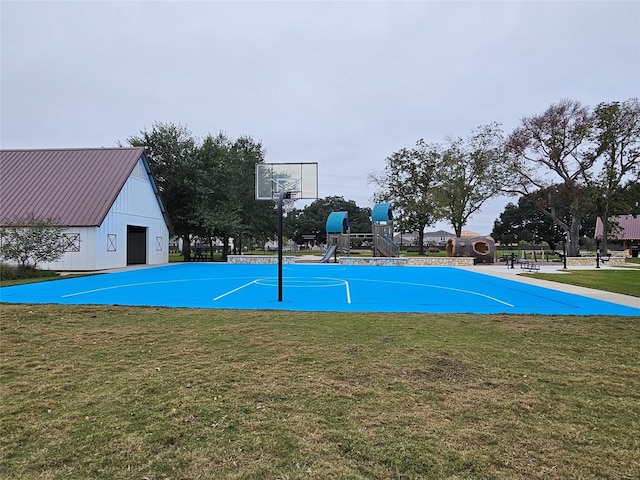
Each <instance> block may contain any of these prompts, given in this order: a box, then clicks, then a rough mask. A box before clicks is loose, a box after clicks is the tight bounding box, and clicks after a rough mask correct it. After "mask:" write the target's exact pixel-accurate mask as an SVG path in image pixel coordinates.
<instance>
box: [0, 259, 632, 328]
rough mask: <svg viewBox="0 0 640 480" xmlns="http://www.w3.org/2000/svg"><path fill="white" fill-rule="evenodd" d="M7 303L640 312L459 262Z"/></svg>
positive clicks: (307, 271) (109, 286) (166, 280)
mask: <svg viewBox="0 0 640 480" xmlns="http://www.w3.org/2000/svg"><path fill="white" fill-rule="evenodd" d="M0 300H1V301H2V302H7V303H53V304H67V305H88V304H95V305H137V306H158V307H186V308H218V309H259V310H297V311H334V312H415V313H508V314H544V315H620V316H640V309H638V308H633V307H629V306H624V305H618V304H615V303H610V302H605V301H602V300H597V299H593V298H589V297H585V296H581V295H575V294H571V293H566V292H562V291H557V290H552V289H548V288H542V287H539V286H534V285H528V284H525V283H521V282H516V281H512V280H508V279H504V278H498V277H495V276H492V275H485V274H481V273H476V272H473V271H469V270H465V269H461V268H455V267H359V266H341V265H284V266H283V301H282V302H278V271H277V265H229V264H225V263H208V264H207V263H203V264H172V265H168V266H162V267H155V268H142V269H136V270H128V271H122V272H117V273H107V274H101V275H92V276H86V277H76V278H68V279H63V280H56V281H50V282H41V283H34V284H29V285H21V286H13V287H4V288H2V289H0Z"/></svg>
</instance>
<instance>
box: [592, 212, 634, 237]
mask: <svg viewBox="0 0 640 480" xmlns="http://www.w3.org/2000/svg"><path fill="white" fill-rule="evenodd" d="M603 228H604V227H603V225H602V220H601V219H600V217H598V219H597V220H596V233H595V236H596V238H597V237H601V236H602V230H603ZM609 230H610V232H609V238H614V239H616V240H640V215H618V216H617V217H611V218H609Z"/></svg>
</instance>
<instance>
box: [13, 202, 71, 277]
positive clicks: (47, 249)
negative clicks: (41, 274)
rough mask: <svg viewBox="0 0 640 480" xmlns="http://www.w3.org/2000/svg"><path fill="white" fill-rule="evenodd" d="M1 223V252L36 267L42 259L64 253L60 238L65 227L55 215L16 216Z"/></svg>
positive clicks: (32, 214)
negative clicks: (2, 224) (40, 216)
mask: <svg viewBox="0 0 640 480" xmlns="http://www.w3.org/2000/svg"><path fill="white" fill-rule="evenodd" d="M4 223H5V225H4V226H3V227H0V256H2V258H3V259H5V260H13V261H15V262H18V263H19V264H20V265H22V266H23V267H27V266H30V267H33V268H36V267H37V266H38V264H39V263H42V262H55V261H56V260H59V259H60V258H61V257H62V255H63V253H64V252H63V249H62V247H61V245H60V238H61V236H62V233H63V232H64V230H65V227H64V226H62V225H60V224H59V223H58V222H57V221H56V220H55V219H52V218H38V217H37V216H36V215H35V213H28V214H26V215H25V216H24V217H15V218H12V219H10V220H8V221H6V222H4Z"/></svg>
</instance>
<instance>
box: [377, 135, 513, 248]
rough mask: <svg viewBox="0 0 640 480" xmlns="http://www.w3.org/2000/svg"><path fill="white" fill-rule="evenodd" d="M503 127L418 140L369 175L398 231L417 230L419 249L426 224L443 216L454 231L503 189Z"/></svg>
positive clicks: (505, 166)
mask: <svg viewBox="0 0 640 480" xmlns="http://www.w3.org/2000/svg"><path fill="white" fill-rule="evenodd" d="M503 150H504V147H503V138H502V131H501V130H500V128H499V126H498V125H497V124H495V123H494V124H490V125H485V126H482V127H480V128H478V129H476V130H474V131H472V132H471V135H470V136H469V137H468V138H466V139H463V138H452V137H449V138H447V139H446V144H445V145H440V144H427V143H425V142H424V140H419V141H418V142H417V143H416V146H415V147H414V148H413V149H406V148H405V149H402V150H400V151H398V152H396V153H394V154H393V155H391V156H390V157H388V158H387V160H386V163H387V165H386V168H385V170H384V171H383V172H382V173H379V174H376V173H373V174H371V175H370V176H369V179H370V181H371V183H374V184H376V185H378V187H380V190H378V191H377V192H376V193H375V198H376V199H377V200H383V201H391V202H393V205H394V208H395V209H396V211H398V214H397V215H396V218H397V219H398V226H399V228H400V230H402V231H417V232H418V245H419V247H418V248H419V251H418V254H420V255H423V254H424V248H423V246H422V245H423V243H424V242H423V240H424V229H425V227H427V226H428V225H431V224H433V223H434V222H435V221H436V220H440V219H447V220H449V222H450V223H451V226H452V227H453V228H454V230H455V232H456V235H457V236H460V235H461V234H462V229H463V228H464V226H465V225H466V223H467V221H468V220H469V219H470V218H471V216H472V215H473V214H474V213H476V212H478V211H479V210H480V208H481V207H482V205H483V204H484V203H485V202H486V201H487V200H489V199H491V198H494V197H495V196H496V195H498V194H499V193H500V191H501V188H502V186H503V185H504V181H505V178H506V177H507V176H508V175H509V173H508V172H509V164H508V163H507V162H504V152H503Z"/></svg>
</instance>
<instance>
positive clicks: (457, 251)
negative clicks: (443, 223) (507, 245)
mask: <svg viewBox="0 0 640 480" xmlns="http://www.w3.org/2000/svg"><path fill="white" fill-rule="evenodd" d="M446 249H447V257H473V263H474V265H475V264H478V263H494V261H495V258H496V244H495V242H494V240H493V238H491V237H456V238H450V239H449V240H447V247H446Z"/></svg>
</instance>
